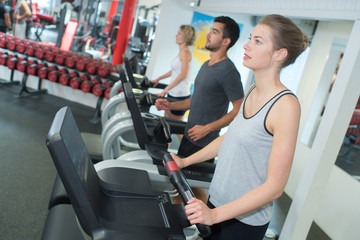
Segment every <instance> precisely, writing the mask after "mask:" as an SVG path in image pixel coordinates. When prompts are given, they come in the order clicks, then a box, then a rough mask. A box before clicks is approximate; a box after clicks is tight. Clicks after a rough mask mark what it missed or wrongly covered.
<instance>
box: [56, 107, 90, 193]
mask: <svg viewBox="0 0 360 240" xmlns="http://www.w3.org/2000/svg"><path fill="white" fill-rule="evenodd" d="M67 114H71V113H70V112H67ZM63 124H64V125H63V127H62V128H61V132H60V135H61V138H62V139H63V142H64V144H65V146H66V148H67V150H68V153H69V156H70V158H71V160H72V162H73V164H74V167H75V170H76V172H77V174H78V176H79V178H80V180H81V182H82V183H83V185H84V187H85V186H86V183H87V176H88V168H89V161H90V157H89V153H88V151H87V149H86V146H85V143H84V141H83V140H82V138H81V134H80V132H79V129H78V127H77V125H76V122H75V120H74V118H73V117H69V116H67V117H65V119H64V122H63Z"/></svg>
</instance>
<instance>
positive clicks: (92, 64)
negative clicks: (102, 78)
mask: <svg viewBox="0 0 360 240" xmlns="http://www.w3.org/2000/svg"><path fill="white" fill-rule="evenodd" d="M97 68H98V67H97V66H96V64H95V62H94V61H91V62H88V63H87V64H86V71H87V72H88V73H89V74H92V75H93V74H95V73H96V70H97Z"/></svg>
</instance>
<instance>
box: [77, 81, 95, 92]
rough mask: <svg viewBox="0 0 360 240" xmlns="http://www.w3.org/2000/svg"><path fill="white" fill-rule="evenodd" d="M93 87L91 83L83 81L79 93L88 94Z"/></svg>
mask: <svg viewBox="0 0 360 240" xmlns="http://www.w3.org/2000/svg"><path fill="white" fill-rule="evenodd" d="M94 86H95V83H94V82H92V81H83V82H82V83H81V86H80V88H81V91H83V92H85V93H88V92H91V91H92V89H93V87H94Z"/></svg>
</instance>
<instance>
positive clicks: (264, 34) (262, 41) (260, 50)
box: [243, 24, 275, 70]
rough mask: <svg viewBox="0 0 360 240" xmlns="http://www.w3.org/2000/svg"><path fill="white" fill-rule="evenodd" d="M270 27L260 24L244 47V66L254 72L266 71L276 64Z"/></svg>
mask: <svg viewBox="0 0 360 240" xmlns="http://www.w3.org/2000/svg"><path fill="white" fill-rule="evenodd" d="M271 34H272V30H271V28H270V27H268V26H266V25H263V24H258V25H256V27H255V28H254V30H253V31H252V33H251V34H250V37H249V41H248V42H247V43H246V44H245V45H244V49H245V53H244V57H243V60H244V61H243V65H244V66H245V67H248V68H250V69H252V70H258V69H266V68H269V67H271V66H272V65H273V64H274V59H273V56H274V53H275V51H274V48H273V46H274V45H273V42H272V38H271Z"/></svg>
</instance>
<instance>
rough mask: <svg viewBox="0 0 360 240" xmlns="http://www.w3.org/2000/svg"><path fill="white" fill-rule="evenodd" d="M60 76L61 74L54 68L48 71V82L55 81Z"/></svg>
mask: <svg viewBox="0 0 360 240" xmlns="http://www.w3.org/2000/svg"><path fill="white" fill-rule="evenodd" d="M60 76H61V74H60V73H59V72H58V71H57V70H55V71H51V72H49V73H48V78H47V79H49V81H50V82H57V81H58V78H59V77H60Z"/></svg>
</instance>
